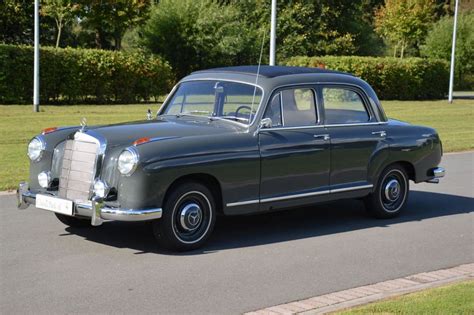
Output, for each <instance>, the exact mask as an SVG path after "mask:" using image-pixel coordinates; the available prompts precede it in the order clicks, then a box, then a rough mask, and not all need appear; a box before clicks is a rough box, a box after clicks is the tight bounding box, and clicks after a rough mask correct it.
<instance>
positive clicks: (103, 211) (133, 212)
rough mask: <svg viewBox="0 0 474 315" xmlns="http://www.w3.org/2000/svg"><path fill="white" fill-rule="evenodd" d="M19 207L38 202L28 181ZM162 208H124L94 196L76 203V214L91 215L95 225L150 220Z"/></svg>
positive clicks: (19, 193) (20, 189) (20, 190)
mask: <svg viewBox="0 0 474 315" xmlns="http://www.w3.org/2000/svg"><path fill="white" fill-rule="evenodd" d="M16 195H17V200H18V209H26V208H28V206H29V205H35V204H36V193H35V192H32V191H30V189H29V185H28V183H26V182H21V183H20V184H19V186H18V190H17V193H16ZM161 215H162V209H161V208H151V209H122V208H114V207H109V206H107V205H106V204H105V203H104V201H103V200H102V199H101V198H98V197H94V198H93V199H92V201H91V202H90V203H74V216H77V217H89V218H91V224H92V225H94V226H97V225H101V224H102V222H104V221H149V220H155V219H159V218H161Z"/></svg>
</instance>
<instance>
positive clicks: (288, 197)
mask: <svg viewBox="0 0 474 315" xmlns="http://www.w3.org/2000/svg"><path fill="white" fill-rule="evenodd" d="M373 187H374V185H372V184H367V185H357V186H351V187H345V188H336V189H328V190H320V191H313V192H308V193H302V194H292V195H285V196H280V197H272V198H265V199H253V200H246V201H238V202H231V203H228V204H226V206H227V207H236V206H245V205H250V204H256V203H266V202H272V201H280V200H291V199H297V198H304V197H312V196H319V195H328V194H335V193H340V192H345V191H354V190H361V189H370V188H373Z"/></svg>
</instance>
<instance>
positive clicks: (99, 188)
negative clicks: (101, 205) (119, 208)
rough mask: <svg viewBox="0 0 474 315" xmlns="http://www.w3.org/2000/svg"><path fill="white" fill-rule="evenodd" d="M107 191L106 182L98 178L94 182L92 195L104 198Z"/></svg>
mask: <svg viewBox="0 0 474 315" xmlns="http://www.w3.org/2000/svg"><path fill="white" fill-rule="evenodd" d="M108 193H109V187H108V186H107V184H106V183H105V182H104V181H102V180H100V179H98V180H96V181H95V182H94V195H95V196H97V197H100V198H105V197H106V196H107V194H108Z"/></svg>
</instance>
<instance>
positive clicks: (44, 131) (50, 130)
mask: <svg viewBox="0 0 474 315" xmlns="http://www.w3.org/2000/svg"><path fill="white" fill-rule="evenodd" d="M57 129H58V128H57V127H49V128H46V129H44V130H43V132H42V134H44V135H46V134H48V133H51V132H53V131H56V130H57Z"/></svg>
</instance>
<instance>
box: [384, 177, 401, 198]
mask: <svg viewBox="0 0 474 315" xmlns="http://www.w3.org/2000/svg"><path fill="white" fill-rule="evenodd" d="M384 191H385V198H387V200H390V201H395V200H397V199H398V197H399V196H400V183H399V182H398V180H396V179H392V180H390V181H389V182H388V183H387V184H386V185H385V189H384Z"/></svg>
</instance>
